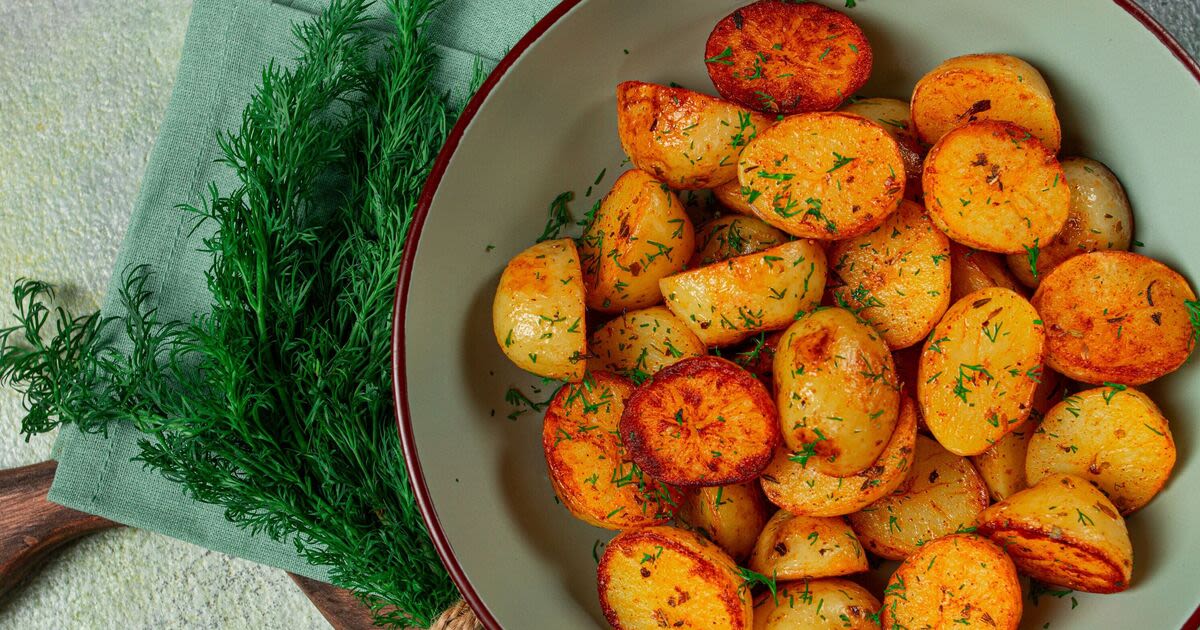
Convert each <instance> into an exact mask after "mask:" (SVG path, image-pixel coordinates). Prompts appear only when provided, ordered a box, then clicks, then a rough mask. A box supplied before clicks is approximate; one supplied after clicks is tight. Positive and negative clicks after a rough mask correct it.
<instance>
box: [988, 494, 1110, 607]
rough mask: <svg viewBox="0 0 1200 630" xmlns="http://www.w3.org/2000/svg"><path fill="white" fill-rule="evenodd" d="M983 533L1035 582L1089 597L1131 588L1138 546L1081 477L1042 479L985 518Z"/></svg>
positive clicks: (1106, 501) (993, 507) (1010, 498)
mask: <svg viewBox="0 0 1200 630" xmlns="http://www.w3.org/2000/svg"><path fill="white" fill-rule="evenodd" d="M978 531H979V533H980V534H982V535H985V536H988V537H989V538H991V539H992V540H993V541H995V542H996V544H998V545H1001V546H1003V547H1004V550H1005V551H1007V552H1008V555H1009V556H1011V557H1012V559H1013V562H1015V563H1016V565H1017V567H1019V568H1020V569H1021V572H1022V573H1026V574H1028V575H1030V576H1031V577H1033V578H1034V579H1037V580H1040V581H1042V582H1046V583H1048V584H1058V585H1060V586H1065V587H1067V588H1071V589H1075V590H1077V591H1084V592H1087V593H1116V592H1118V591H1123V590H1125V589H1127V588H1129V579H1130V577H1131V576H1132V574H1133V546H1132V544H1130V542H1129V532H1128V530H1126V529H1125V519H1123V518H1121V515H1120V514H1118V513H1117V508H1116V506H1114V505H1113V504H1112V502H1111V501H1109V500H1108V499H1107V498H1106V497H1105V496H1104V495H1103V494H1102V493H1101V492H1100V491H1099V490H1097V489H1096V488H1095V487H1094V486H1092V484H1090V483H1088V482H1087V481H1084V480H1083V479H1080V478H1078V477H1072V476H1071V475H1057V474H1056V475H1050V476H1048V477H1045V478H1043V479H1042V480H1041V481H1039V482H1038V483H1036V484H1034V485H1033V486H1032V487H1030V488H1029V489H1027V490H1022V491H1021V492H1018V493H1016V494H1014V495H1012V496H1011V497H1009V498H1007V499H1005V500H1004V501H1002V502H1000V503H997V504H996V505H993V506H992V507H990V508H988V509H987V510H985V511H984V512H983V513H982V514H980V515H979V529H978Z"/></svg>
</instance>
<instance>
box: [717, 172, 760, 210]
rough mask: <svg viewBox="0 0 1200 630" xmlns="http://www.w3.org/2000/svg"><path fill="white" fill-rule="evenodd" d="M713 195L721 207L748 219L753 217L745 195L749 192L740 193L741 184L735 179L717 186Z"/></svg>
mask: <svg viewBox="0 0 1200 630" xmlns="http://www.w3.org/2000/svg"><path fill="white" fill-rule="evenodd" d="M712 191H713V195H715V196H716V198H717V200H718V201H720V202H721V205H723V206H725V207H726V208H729V209H730V210H733V211H734V212H736V213H738V214H744V215H746V216H748V217H752V216H754V208H752V207H750V202H749V201H747V200H746V194H745V193H748V192H750V191H749V190H747V191H745V192H743V191H742V182H740V181H738V180H737V179H733V180H730V181H728V182H725V183H724V184H721V185H720V186H717V187H716V188H714V189H713V190H712Z"/></svg>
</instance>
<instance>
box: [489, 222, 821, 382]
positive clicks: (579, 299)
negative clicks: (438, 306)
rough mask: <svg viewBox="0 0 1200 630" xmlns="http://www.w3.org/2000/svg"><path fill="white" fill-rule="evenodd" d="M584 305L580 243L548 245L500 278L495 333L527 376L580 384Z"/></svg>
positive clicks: (521, 257)
mask: <svg viewBox="0 0 1200 630" xmlns="http://www.w3.org/2000/svg"><path fill="white" fill-rule="evenodd" d="M823 279H824V278H822V280H823ZM583 300H584V297H583V274H582V273H581V272H580V268H579V253H578V252H577V251H576V249H575V242H574V241H572V240H571V239H569V238H562V239H557V240H552V241H543V242H541V243H538V244H536V245H534V246H533V247H530V248H529V249H526V250H525V251H523V252H521V253H520V254H517V255H516V256H514V257H513V259H512V260H510V261H508V266H506V267H505V268H504V272H503V273H501V274H500V282H499V284H498V285H497V286H496V296H495V298H494V299H493V300H492V332H494V333H495V335H496V341H497V343H499V344H500V349H501V350H503V351H504V354H505V356H507V357H508V358H509V360H510V361H512V362H513V363H515V364H516V365H517V367H519V368H521V369H522V370H525V371H526V372H532V373H534V374H537V375H538V376H543V377H546V378H552V379H559V380H564V381H571V382H578V381H580V380H581V379H583V372H584V368H585V367H586V365H587V362H586V359H585V357H586V355H587V337H586V332H585V331H584V321H583V317H584V302H583Z"/></svg>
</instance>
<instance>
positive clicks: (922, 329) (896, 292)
mask: <svg viewBox="0 0 1200 630" xmlns="http://www.w3.org/2000/svg"><path fill="white" fill-rule="evenodd" d="M949 248H950V239H948V238H946V235H945V234H943V233H942V232H941V231H940V230H938V229H937V228H936V227H934V225H933V222H932V221H930V220H929V217H927V216H925V209H924V208H922V207H921V206H919V205H917V204H916V203H914V202H911V201H908V200H905V201H903V202H901V203H900V207H899V208H898V209H897V210H896V211H895V212H893V213H892V214H890V215H888V217H887V219H884V221H883V223H881V224H880V225H879V227H877V228H875V229H874V230H872V231H870V232H868V233H866V234H863V235H862V236H857V237H854V238H850V239H846V240H844V241H836V242H835V243H834V244H833V247H831V248H830V250H829V254H828V255H829V260H830V262H831V263H832V269H831V270H832V272H833V273H832V275H833V276H834V277H836V278H837V279H839V280H841V283H842V284H841V286H839V287H837V288H835V289H834V290H833V294H834V299H835V300H836V301H837V303H838V304H844V305H846V307H847V308H850V309H852V310H854V311H855V312H857V313H858V315H859V316H860V317H862V318H863V319H865V320H867V321H868V322H870V323H871V324H872V325H873V326H874V327H875V329H876V330H878V331H879V334H880V335H881V336H882V337H883V340H884V341H885V342H887V345H888V347H889V348H891V349H893V350H895V349H898V348H907V347H908V346H911V345H913V344H915V343H917V342H919V341H921V340H922V339H924V338H925V335H927V334H929V331H930V330H931V329H933V326H934V324H937V323H938V320H940V319H941V318H942V314H943V313H945V312H946V308H947V307H949V306H950V249H949Z"/></svg>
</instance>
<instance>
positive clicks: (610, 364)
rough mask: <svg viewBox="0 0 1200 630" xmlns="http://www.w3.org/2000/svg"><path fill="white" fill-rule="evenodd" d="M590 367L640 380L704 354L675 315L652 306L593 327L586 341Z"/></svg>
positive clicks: (594, 369) (702, 348) (635, 380)
mask: <svg viewBox="0 0 1200 630" xmlns="http://www.w3.org/2000/svg"><path fill="white" fill-rule="evenodd" d="M588 349H589V350H590V353H591V356H590V357H589V358H588V368H589V369H590V370H592V371H593V372H594V371H597V370H608V371H610V372H616V373H618V374H622V375H624V376H627V377H629V378H631V379H633V380H634V382H637V383H640V382H642V381H644V380H646V379H647V378H649V377H650V376H653V375H654V374H655V373H656V372H658V371H659V370H661V369H662V368H664V367H666V366H668V365H671V364H672V363H677V362H679V361H680V360H682V359H686V358H688V357H700V356H704V355H705V354H707V353H708V351H707V348H705V347H704V344H703V343H701V342H700V340H699V339H697V338H696V335H694V334H692V331H691V330H689V329H688V327H687V325H685V324H684V323H683V322H682V321H680V320H679V318H678V317H675V314H674V313H672V312H671V311H670V310H668V309H667V308H665V307H662V306H652V307H650V308H645V309H641V310H637V311H629V312H628V313H625V314H624V315H620V316H618V317H617V318H615V319H613V320H610V321H609V322H608V323H607V324H605V325H603V326H601V327H600V328H598V329H596V332H594V333H592V337H591V339H589V340H588Z"/></svg>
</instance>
